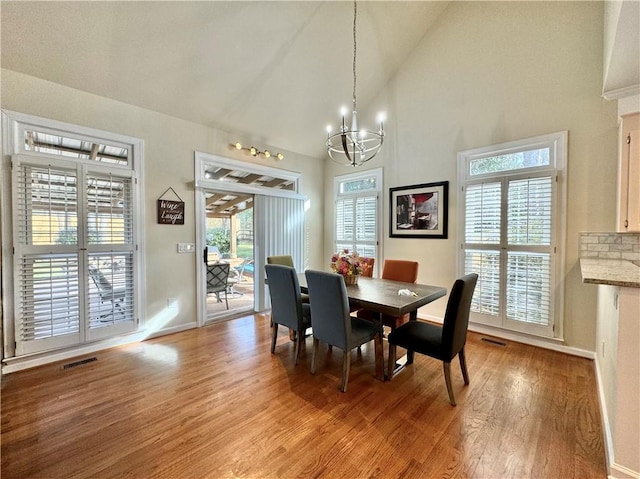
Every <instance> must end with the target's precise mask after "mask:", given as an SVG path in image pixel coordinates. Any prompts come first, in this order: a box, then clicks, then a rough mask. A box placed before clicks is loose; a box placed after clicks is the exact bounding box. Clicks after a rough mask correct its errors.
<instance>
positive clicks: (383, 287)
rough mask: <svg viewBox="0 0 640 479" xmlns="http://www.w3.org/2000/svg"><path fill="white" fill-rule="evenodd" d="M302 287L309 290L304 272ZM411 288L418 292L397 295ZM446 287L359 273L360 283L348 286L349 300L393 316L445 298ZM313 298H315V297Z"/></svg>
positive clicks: (302, 289) (301, 278) (300, 279)
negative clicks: (370, 276) (372, 276)
mask: <svg viewBox="0 0 640 479" xmlns="http://www.w3.org/2000/svg"><path fill="white" fill-rule="evenodd" d="M298 282H299V283H300V290H301V291H302V292H303V293H308V292H309V289H308V287H307V278H306V277H305V275H304V273H298ZM402 289H408V290H409V291H412V292H413V293H415V295H411V296H403V295H400V294H398V291H399V290H402ZM446 294H447V288H443V287H441V286H432V285H428V284H419V283H403V282H401V281H392V280H389V279H381V278H369V277H367V276H362V275H361V276H359V277H358V283H357V284H353V285H347V295H348V296H349V302H350V303H351V304H353V305H355V306H358V307H361V308H365V309H368V310H371V311H376V312H379V313H383V314H389V315H391V316H396V317H399V316H403V315H405V314H407V313H414V314H415V312H416V311H417V310H418V308H419V307H421V306H424V305H425V304H429V303H430V302H432V301H434V300H436V299H438V298H441V297H443V296H444V295H446ZM312 301H313V299H312Z"/></svg>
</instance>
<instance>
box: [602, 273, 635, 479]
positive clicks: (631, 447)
mask: <svg viewBox="0 0 640 479" xmlns="http://www.w3.org/2000/svg"><path fill="white" fill-rule="evenodd" d="M596 328H597V329H596V341H597V351H596V370H597V371H598V381H599V388H600V393H601V395H600V397H601V398H604V404H603V412H604V418H605V421H606V423H605V427H606V429H607V430H608V432H607V433H606V437H607V438H609V440H610V441H611V442H610V443H609V440H608V441H607V442H608V447H607V449H608V456H609V457H608V462H609V467H610V471H609V477H620V478H622V477H640V454H638V445H639V444H640V401H638V397H640V353H639V352H638V338H640V288H624V287H618V286H609V285H605V284H600V285H598V315H597V326H596ZM627 474H628V475H627Z"/></svg>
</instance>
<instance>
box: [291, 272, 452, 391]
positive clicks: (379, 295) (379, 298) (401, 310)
mask: <svg viewBox="0 0 640 479" xmlns="http://www.w3.org/2000/svg"><path fill="white" fill-rule="evenodd" d="M298 282H299V283H300V290H301V292H303V293H308V292H309V289H308V287H307V278H306V277H305V275H304V273H298ZM346 287H347V296H348V298H349V304H350V305H351V306H352V307H356V308H363V309H368V310H369V311H373V312H376V313H380V314H388V315H391V316H395V317H400V316H404V315H405V314H409V320H410V321H417V319H418V308H420V307H421V306H424V305H426V304H429V303H431V302H432V301H435V300H436V299H438V298H442V297H443V296H445V295H446V294H447V288H443V287H442V286H433V285H429V284H420V283H403V282H401V281H392V280H390V279H382V278H369V277H366V276H362V275H359V276H358V282H357V283H356V284H348V285H346ZM403 292H404V293H405V294H402V293H403ZM311 301H313V298H311ZM412 362H413V352H412V351H408V352H407V355H406V356H405V357H403V358H399V359H398V360H397V364H396V367H395V369H394V371H393V372H391V373H389V374H388V375H386V376H385V377H386V378H387V379H390V377H389V376H393V375H395V374H396V373H397V372H399V371H400V370H401V369H402V368H403V367H404V365H405V364H411V363H412Z"/></svg>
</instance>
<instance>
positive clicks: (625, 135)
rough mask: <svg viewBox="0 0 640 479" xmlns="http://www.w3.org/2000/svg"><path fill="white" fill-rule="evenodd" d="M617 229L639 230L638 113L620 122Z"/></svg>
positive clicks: (639, 166) (639, 131)
mask: <svg viewBox="0 0 640 479" xmlns="http://www.w3.org/2000/svg"><path fill="white" fill-rule="evenodd" d="M619 151H620V157H619V167H618V222H617V224H618V231H620V232H625V231H634V232H638V231H640V113H634V114H632V115H625V116H623V117H622V121H621V122H620V149H619Z"/></svg>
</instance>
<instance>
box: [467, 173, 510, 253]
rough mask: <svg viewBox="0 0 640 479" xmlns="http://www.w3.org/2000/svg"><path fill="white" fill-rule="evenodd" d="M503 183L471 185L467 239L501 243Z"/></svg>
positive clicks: (468, 201)
mask: <svg viewBox="0 0 640 479" xmlns="http://www.w3.org/2000/svg"><path fill="white" fill-rule="evenodd" d="M501 204H502V196H501V184H500V183H487V184H484V183H483V184H479V185H469V186H468V187H467V191H466V200H465V205H466V212H467V214H466V216H465V230H464V231H465V241H466V242H467V243H484V244H498V243H500V221H501V220H500V215H501V208H502V207H501Z"/></svg>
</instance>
